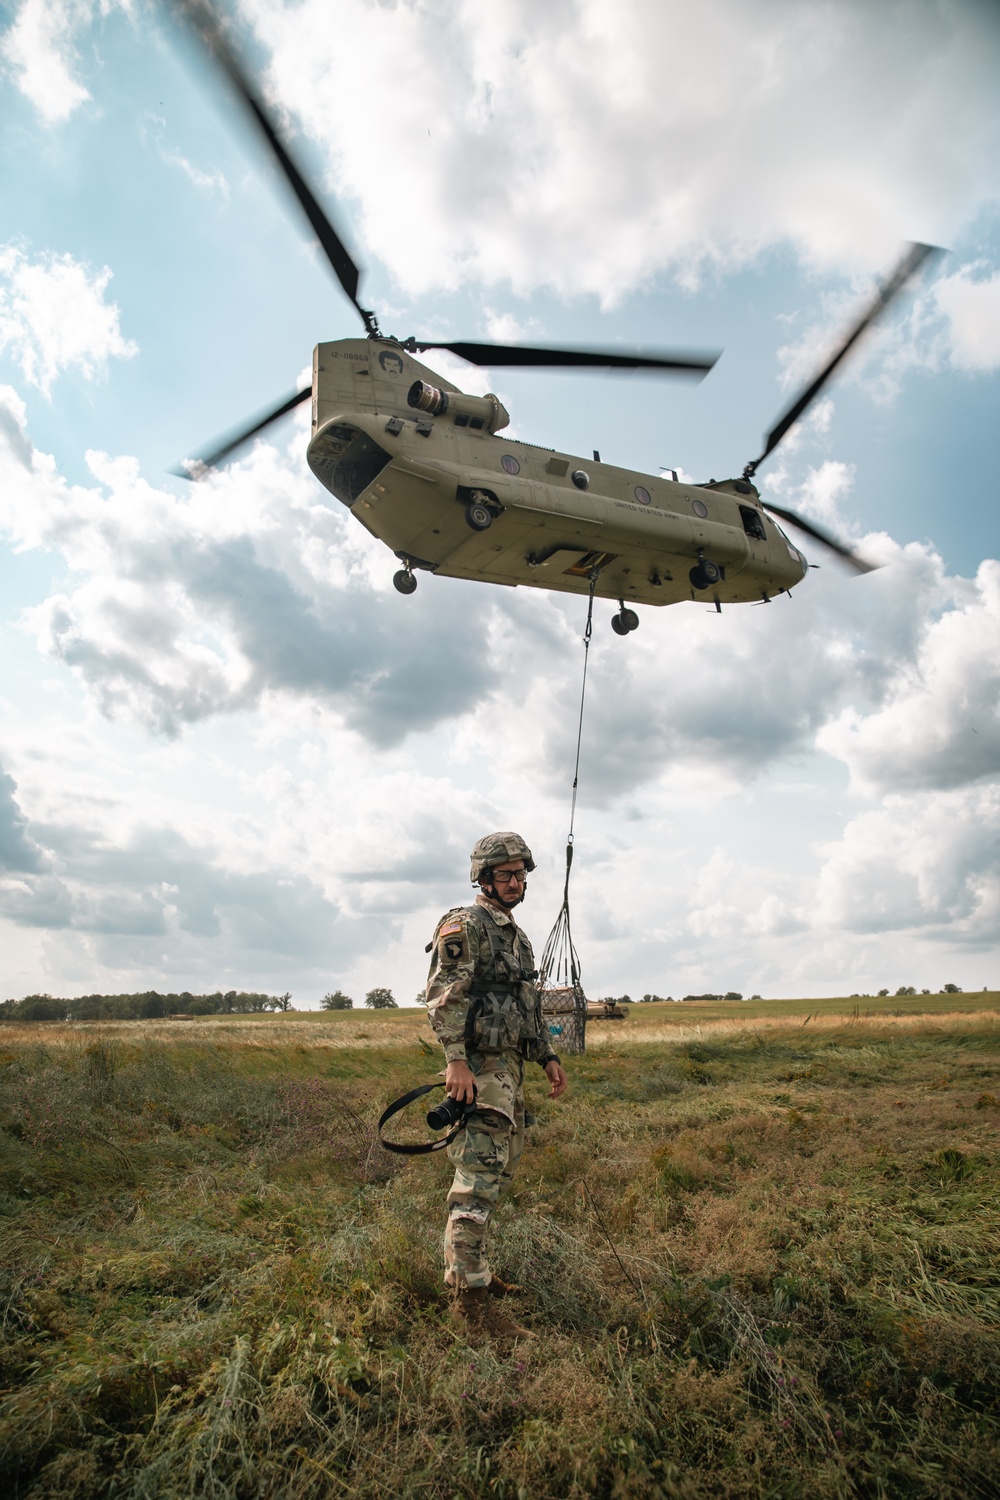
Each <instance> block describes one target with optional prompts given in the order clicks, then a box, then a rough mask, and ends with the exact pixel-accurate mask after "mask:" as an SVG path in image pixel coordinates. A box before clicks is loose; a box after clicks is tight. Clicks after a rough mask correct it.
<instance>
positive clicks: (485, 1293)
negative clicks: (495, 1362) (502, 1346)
mask: <svg viewBox="0 0 1000 1500" xmlns="http://www.w3.org/2000/svg"><path fill="white" fill-rule="evenodd" d="M451 1319H452V1322H453V1323H454V1325H455V1327H456V1330H457V1331H458V1333H460V1334H461V1336H462V1337H463V1338H465V1339H468V1341H469V1343H470V1344H475V1343H482V1342H483V1340H484V1339H498V1340H504V1341H508V1342H510V1341H513V1340H514V1339H533V1338H534V1337H535V1335H534V1334H533V1333H532V1332H531V1330H530V1329H528V1328H522V1327H520V1325H519V1324H517V1323H515V1322H514V1320H513V1318H508V1316H507V1314H506V1313H504V1312H501V1310H500V1308H499V1307H497V1305H496V1303H495V1302H494V1301H493V1300H492V1299H491V1297H490V1294H489V1289H488V1288H487V1287H484V1286H473V1287H468V1286H467V1287H462V1288H461V1290H460V1291H459V1292H457V1293H456V1296H455V1300H454V1302H453V1303H452V1305H451Z"/></svg>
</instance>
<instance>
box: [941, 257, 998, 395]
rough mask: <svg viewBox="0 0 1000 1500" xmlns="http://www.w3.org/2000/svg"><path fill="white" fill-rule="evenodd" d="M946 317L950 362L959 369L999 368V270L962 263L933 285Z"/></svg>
mask: <svg viewBox="0 0 1000 1500" xmlns="http://www.w3.org/2000/svg"><path fill="white" fill-rule="evenodd" d="M934 296H935V299H936V301H937V305H938V307H939V308H940V310H941V312H942V313H943V314H944V316H945V317H946V318H947V320H948V346H949V353H950V358H951V363H952V365H953V366H954V367H955V368H956V369H959V370H969V371H983V370H996V369H998V368H1000V271H995V272H993V274H992V275H990V274H989V272H988V268H987V267H986V266H984V265H983V264H982V263H981V262H977V263H976V264H974V265H969V266H963V267H962V268H961V269H960V270H959V271H957V272H956V273H955V274H954V275H953V276H946V277H944V278H942V280H940V281H939V282H938V283H937V285H936V286H935V288H934Z"/></svg>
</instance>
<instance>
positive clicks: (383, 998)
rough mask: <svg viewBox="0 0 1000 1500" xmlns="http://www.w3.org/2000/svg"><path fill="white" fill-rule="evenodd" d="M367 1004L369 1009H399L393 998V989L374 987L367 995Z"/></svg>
mask: <svg viewBox="0 0 1000 1500" xmlns="http://www.w3.org/2000/svg"><path fill="white" fill-rule="evenodd" d="M365 1004H366V1005H367V1006H368V1009H369V1010H398V1009H399V1006H398V1005H397V1003H396V1001H395V1000H394V999H393V995H392V990H387V989H374V990H369V991H368V993H367V995H366V996H365Z"/></svg>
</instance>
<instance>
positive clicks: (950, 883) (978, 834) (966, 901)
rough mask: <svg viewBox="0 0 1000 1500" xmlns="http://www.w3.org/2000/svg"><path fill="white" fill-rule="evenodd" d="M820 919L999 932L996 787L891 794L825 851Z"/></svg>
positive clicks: (878, 926) (957, 938)
mask: <svg viewBox="0 0 1000 1500" xmlns="http://www.w3.org/2000/svg"><path fill="white" fill-rule="evenodd" d="M823 852H824V853H825V855H826V859H825V862H824V866H823V868H822V870H821V872H820V875H819V880H818V883H817V888H816V904H815V907H814V912H813V921H814V923H815V925H816V926H817V927H820V928H824V927H825V928H829V929H834V930H843V929H847V930H848V931H854V932H885V931H888V930H891V929H919V930H921V932H922V933H923V935H924V936H925V937H936V938H937V939H938V940H945V941H947V942H950V943H960V942H963V941H964V942H973V943H987V942H995V941H996V940H997V938H1000V787H998V786H996V785H992V786H981V787H963V788H961V789H960V790H956V791H950V792H939V793H935V794H933V795H930V796H923V797H913V796H909V797H902V796H891V797H889V798H887V799H886V803H885V805H884V806H883V807H880V808H877V809H873V810H872V811H869V812H864V813H861V814H859V815H858V816H857V817H856V818H854V819H852V821H851V822H850V823H849V824H848V826H847V827H846V828H845V830H844V833H843V836H842V838H841V839H840V840H839V841H838V842H837V843H836V844H834V845H831V846H828V847H827V848H826V849H825V850H824V851H823Z"/></svg>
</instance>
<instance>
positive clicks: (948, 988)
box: [941, 984, 962, 995]
mask: <svg viewBox="0 0 1000 1500" xmlns="http://www.w3.org/2000/svg"><path fill="white" fill-rule="evenodd" d="M941 993H942V994H944V995H960V994H961V993H962V986H961V985H960V984H946V985H945V987H944V989H943V990H942V992H941Z"/></svg>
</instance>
